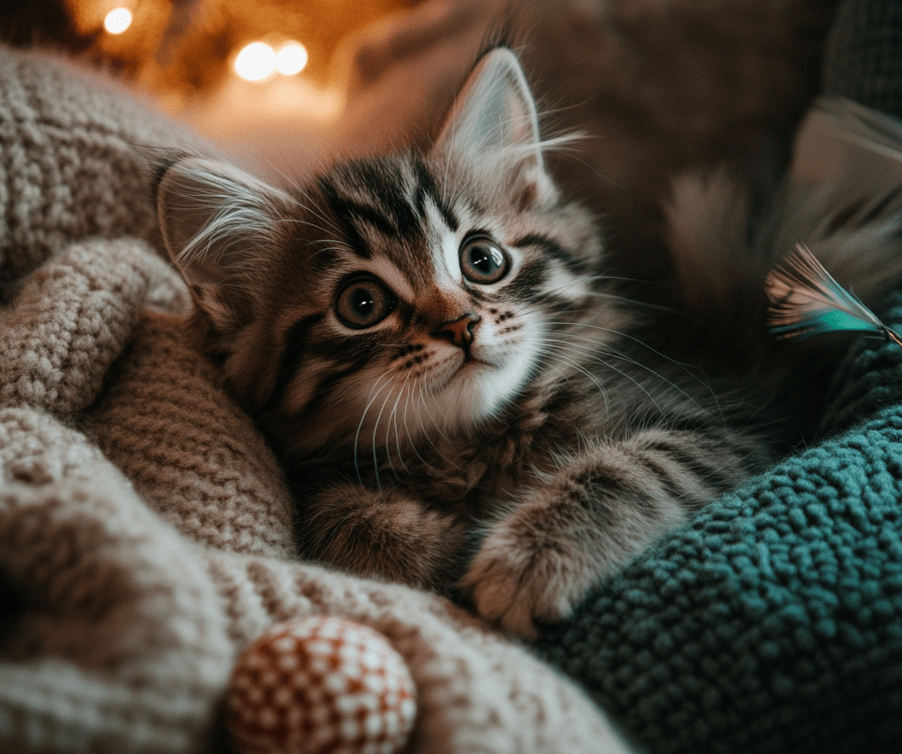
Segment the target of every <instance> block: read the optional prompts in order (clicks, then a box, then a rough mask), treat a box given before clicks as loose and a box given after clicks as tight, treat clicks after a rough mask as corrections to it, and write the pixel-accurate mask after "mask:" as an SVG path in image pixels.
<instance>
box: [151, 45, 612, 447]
mask: <svg viewBox="0 0 902 754" xmlns="http://www.w3.org/2000/svg"><path fill="white" fill-rule="evenodd" d="M543 146H544V145H543V143H542V142H541V141H540V140H539V133H538V126H537V120H536V111H535V105H534V103H533V100H532V96H531V95H530V92H529V89H528V87H527V85H526V82H525V79H524V77H523V74H522V72H521V70H520V67H519V64H518V63H517V60H516V58H515V57H514V55H513V54H512V53H511V52H510V51H509V50H504V49H499V50H495V51H493V52H491V53H489V54H488V55H486V56H485V57H484V58H483V59H482V60H481V62H480V63H479V65H478V66H477V67H476V69H475V70H474V72H473V74H472V75H471V77H470V78H469V80H468V82H467V84H466V86H465V88H464V90H463V92H462V93H461V95H460V96H459V97H458V99H457V102H456V103H455V105H454V108H453V110H452V112H451V114H450V115H449V117H448V119H447V121H446V124H445V125H444V127H443V129H442V131H441V132H440V134H439V136H438V138H437V139H436V141H435V143H434V145H433V146H432V148H431V149H430V150H429V151H428V152H427V153H423V154H406V155H399V156H391V157H386V158H380V159H375V160H366V161H351V162H348V163H343V164H339V165H337V166H335V167H333V168H332V169H330V170H329V171H328V172H326V173H324V174H322V175H320V176H318V177H316V178H314V179H312V180H310V181H309V182H307V183H305V184H304V185H297V186H294V187H292V188H289V189H288V190H286V191H282V190H279V189H276V188H273V187H271V186H268V185H265V184H264V183H262V182H260V181H259V180H257V179H255V178H252V177H251V176H248V175H246V174H244V173H241V172H239V171H237V170H235V169H234V168H230V167H228V166H225V165H221V164H218V163H213V162H210V161H206V160H202V159H197V158H186V159H182V160H180V161H177V162H175V164H173V165H172V166H171V167H169V168H168V169H167V170H166V172H165V173H164V175H163V177H162V180H161V182H160V185H159V192H158V196H159V211H160V221H161V226H162V229H163V234H164V238H165V240H166V244H167V246H168V248H169V251H170V253H171V254H172V257H173V259H174V261H175V263H176V264H177V265H178V267H179V269H180V270H181V271H182V273H183V275H184V277H185V280H186V281H187V283H188V285H189V287H190V288H191V290H192V293H193V295H194V298H195V301H196V304H197V307H198V312H199V317H200V319H199V321H200V323H201V325H202V326H203V327H204V329H205V332H206V334H207V344H208V347H209V348H210V350H211V351H213V352H216V353H218V354H219V355H220V356H221V357H222V359H223V364H224V369H225V373H226V376H227V379H228V380H229V382H230V385H231V387H232V389H233V390H234V391H235V393H236V395H237V397H238V398H239V400H241V401H242V402H243V403H244V404H245V405H246V406H247V407H248V408H249V409H250V410H251V411H252V412H253V413H254V414H255V415H256V416H257V417H258V419H259V421H260V422H261V424H262V425H263V428H264V429H268V430H269V431H270V432H271V434H272V435H273V436H274V438H275V439H276V440H277V442H279V444H281V445H283V446H284V447H285V449H286V450H288V451H293V452H294V453H296V454H297V455H299V456H305V455H312V454H318V453H324V452H327V449H329V448H334V447H335V446H340V445H344V446H347V444H348V443H349V442H353V443H355V444H358V445H359V446H360V449H361V450H364V449H366V450H367V451H369V452H372V451H373V449H375V447H377V446H379V447H384V446H387V447H389V448H395V447H400V446H401V445H408V444H409V443H412V442H416V441H417V440H418V439H420V438H421V437H422V436H423V435H424V434H428V433H429V432H430V431H441V432H443V433H445V434H453V433H455V432H457V431H459V430H461V429H466V428H472V427H474V426H478V425H479V423H480V422H482V421H484V420H486V419H487V418H489V417H491V416H493V415H496V414H497V413H498V412H499V410H501V409H502V408H503V407H504V406H505V405H507V404H509V403H510V402H511V401H512V400H513V399H515V398H516V396H517V395H518V394H520V393H521V392H522V391H523V390H524V388H525V387H526V385H527V384H528V383H529V381H530V380H533V379H535V378H536V377H537V376H538V375H540V374H541V371H542V369H543V365H544V364H545V362H547V360H548V359H549V357H552V356H553V354H554V353H555V349H556V348H558V347H559V344H558V343H557V342H556V336H555V332H556V330H559V329H560V328H562V327H564V323H565V322H567V321H568V320H570V319H572V318H573V317H574V316H578V313H580V312H585V311H588V310H589V308H590V302H593V301H597V299H595V297H593V296H592V291H591V288H592V282H591V276H592V274H593V272H594V271H595V268H596V263H597V261H598V256H599V253H600V243H599V241H598V239H597V237H596V234H595V229H594V225H593V222H592V220H591V218H590V217H589V216H588V215H587V214H586V213H585V212H584V211H582V210H581V209H579V208H577V207H575V206H572V205H567V204H562V203H561V201H560V199H559V196H558V192H557V190H556V188H555V186H554V185H553V183H552V181H551V179H550V177H549V176H548V174H547V172H546V170H545V166H544V160H543V155H542V150H543Z"/></svg>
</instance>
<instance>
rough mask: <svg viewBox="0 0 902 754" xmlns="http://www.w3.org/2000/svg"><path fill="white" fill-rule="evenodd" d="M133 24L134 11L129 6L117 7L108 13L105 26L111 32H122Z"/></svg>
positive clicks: (104, 21) (104, 22)
mask: <svg viewBox="0 0 902 754" xmlns="http://www.w3.org/2000/svg"><path fill="white" fill-rule="evenodd" d="M131 24H132V12H131V11H130V10H129V9H128V8H116V9H115V10H111V11H110V12H109V13H107V14H106V18H105V19H104V20H103V28H104V29H106V30H107V31H108V32H109V33H110V34H121V33H122V32H124V31H125V30H126V29H127V28H128V27H129V26H131Z"/></svg>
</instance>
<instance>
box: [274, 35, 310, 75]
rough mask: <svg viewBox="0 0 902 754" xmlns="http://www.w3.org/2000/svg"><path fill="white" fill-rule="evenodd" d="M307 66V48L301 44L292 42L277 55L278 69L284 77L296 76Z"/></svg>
mask: <svg viewBox="0 0 902 754" xmlns="http://www.w3.org/2000/svg"><path fill="white" fill-rule="evenodd" d="M306 65H307V48H306V47H304V45H302V44H300V43H299V42H290V43H289V44H286V45H285V46H284V47H282V49H280V50H279V53H278V55H276V69H277V70H278V71H279V73H281V74H282V75H283V76H294V75H295V74H296V73H300V72H301V71H303V70H304V66H306Z"/></svg>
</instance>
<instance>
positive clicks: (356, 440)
mask: <svg viewBox="0 0 902 754" xmlns="http://www.w3.org/2000/svg"><path fill="white" fill-rule="evenodd" d="M387 375H388V373H387V372H385V373H383V374H382V376H380V377H379V379H378V380H376V383H375V384H374V385H373V387H372V388H371V390H370V395H372V398H370V400H369V403H367V404H366V407H365V408H364V409H363V414H362V415H361V417H360V422H359V423H358V425H357V432H356V434H355V435H354V471H355V472H356V474H357V481H359V482H360V484H361V485H362V484H363V476H362V475H361V473H360V465H359V463H358V450H357V446H358V444H359V441H360V432H361V431H362V429H363V423H364V421H366V415H367V412H368V411H369V410H370V406H372V405H373V401H375V400H376V398H378V397H379V393H381V392H382V390H383V389H384V388H385V387H386V386H387V385H389V384H390V379H389V381H388V382H386V383H385V384H384V385H382V387H380V388H379V389H378V390H376V387H377V385H378V384H379V382H380V381H381V380H382V379H383V378H384V377H386V376H387ZM373 390H376V393H375V394H373V392H372V391H373ZM375 472H376V486H377V487H378V488H379V489H381V485H380V482H379V464H378V463H377V464H376V468H375Z"/></svg>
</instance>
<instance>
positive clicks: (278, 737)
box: [226, 618, 416, 754]
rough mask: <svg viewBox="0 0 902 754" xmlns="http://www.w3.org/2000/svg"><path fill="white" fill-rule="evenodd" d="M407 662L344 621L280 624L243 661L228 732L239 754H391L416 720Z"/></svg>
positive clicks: (232, 690) (235, 677)
mask: <svg viewBox="0 0 902 754" xmlns="http://www.w3.org/2000/svg"><path fill="white" fill-rule="evenodd" d="M414 695H415V687H414V685H413V681H412V680H411V678H410V673H409V672H408V670H407V666H406V665H405V663H404V660H403V659H402V658H401V656H400V655H399V654H398V653H397V652H396V651H395V650H394V649H393V648H392V646H391V645H390V644H389V643H388V641H387V640H386V638H385V637H384V636H382V635H381V634H379V633H377V632H376V631H374V630H373V629H371V628H368V627H366V626H362V625H360V624H358V623H353V622H351V621H348V620H343V619H340V618H305V619H301V620H294V621H290V622H288V623H282V624H280V625H278V626H274V627H273V628H272V629H270V630H269V631H268V632H266V633H265V634H263V635H262V636H261V637H260V638H259V639H257V640H256V641H254V642H252V643H251V644H250V645H248V646H247V647H246V648H245V649H244V651H243V652H242V653H241V655H240V656H239V658H238V662H237V664H236V666H235V670H234V672H233V673H232V680H231V684H230V687H229V691H228V697H227V700H226V709H227V713H226V714H227V722H226V726H227V728H228V731H229V735H230V737H231V742H232V745H233V747H234V750H235V751H236V752H238V753H239V754H326V752H329V753H330V754H393V753H394V752H397V751H398V750H399V749H400V748H401V747H402V746H403V745H404V743H405V741H406V740H407V737H408V736H409V735H410V731H411V728H412V727H413V721H414V717H415V716H416V702H415V699H414Z"/></svg>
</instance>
